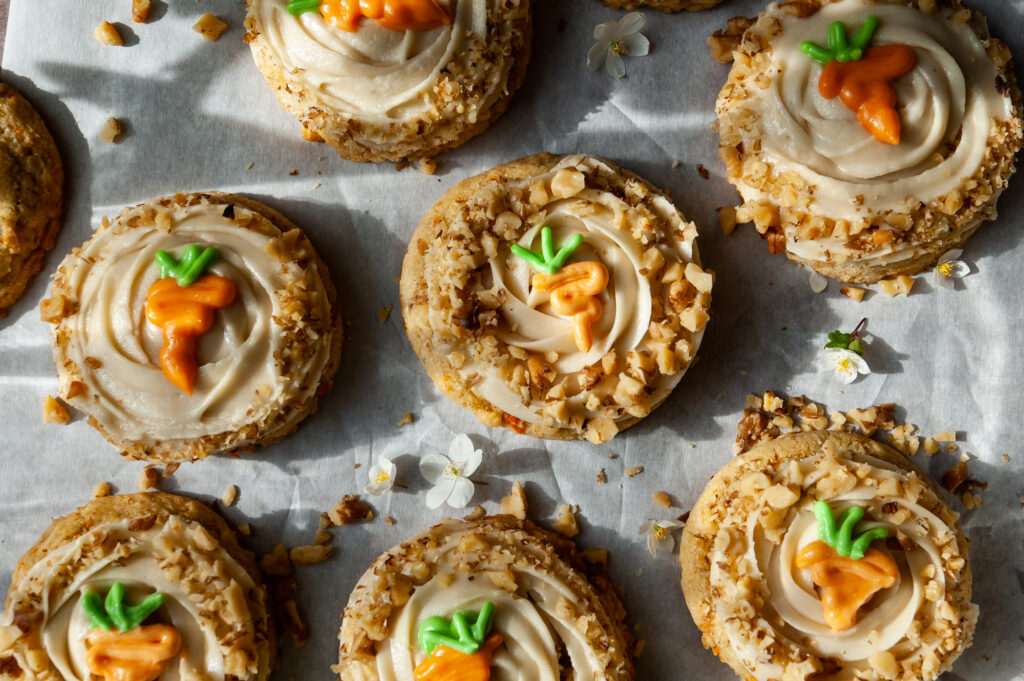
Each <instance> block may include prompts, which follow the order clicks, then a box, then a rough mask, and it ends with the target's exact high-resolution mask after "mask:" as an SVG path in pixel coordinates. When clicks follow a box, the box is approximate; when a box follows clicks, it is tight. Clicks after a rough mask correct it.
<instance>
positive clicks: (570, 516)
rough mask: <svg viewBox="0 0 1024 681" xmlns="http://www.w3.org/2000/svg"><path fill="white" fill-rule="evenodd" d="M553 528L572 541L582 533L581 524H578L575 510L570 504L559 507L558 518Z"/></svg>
mask: <svg viewBox="0 0 1024 681" xmlns="http://www.w3.org/2000/svg"><path fill="white" fill-rule="evenodd" d="M551 528H552V529H553V530H554V531H555V532H557V533H558V534H560V535H562V536H563V537H568V538H569V539H572V538H573V537H575V536H576V535H577V534H579V533H580V526H579V523H577V522H576V516H575V514H574V513H573V509H572V507H571V506H569V504H562V505H561V506H559V507H558V517H556V518H555V522H553V523H552V524H551Z"/></svg>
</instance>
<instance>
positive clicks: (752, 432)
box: [735, 408, 770, 454]
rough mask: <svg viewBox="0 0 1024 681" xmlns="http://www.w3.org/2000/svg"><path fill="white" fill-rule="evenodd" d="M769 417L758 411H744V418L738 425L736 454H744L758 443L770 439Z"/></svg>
mask: <svg viewBox="0 0 1024 681" xmlns="http://www.w3.org/2000/svg"><path fill="white" fill-rule="evenodd" d="M768 424H769V419H768V416H767V415H765V414H764V413H762V412H761V411H760V410H758V409H750V408H747V409H744V410H743V417H742V418H741V419H740V422H739V423H737V424H736V448H735V449H736V453H737V454H742V453H743V452H745V451H747V450H749V449H750V448H751V447H753V446H754V445H756V444H757V443H758V442H761V441H762V440H764V439H766V438H767V437H770V433H769V432H768Z"/></svg>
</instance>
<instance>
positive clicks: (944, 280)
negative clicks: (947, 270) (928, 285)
mask: <svg viewBox="0 0 1024 681" xmlns="http://www.w3.org/2000/svg"><path fill="white" fill-rule="evenodd" d="M935 283H936V284H938V285H939V286H941V287H942V288H944V289H947V290H949V291H954V290H956V284H955V283H954V282H953V280H952V279H950V278H949V277H947V276H946V275H944V274H943V273H942V272H940V271H939V270H938V268H936V269H935Z"/></svg>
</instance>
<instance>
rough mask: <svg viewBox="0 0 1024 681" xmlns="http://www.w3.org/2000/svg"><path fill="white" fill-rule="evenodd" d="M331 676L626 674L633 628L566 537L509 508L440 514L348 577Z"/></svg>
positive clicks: (608, 587)
mask: <svg viewBox="0 0 1024 681" xmlns="http://www.w3.org/2000/svg"><path fill="white" fill-rule="evenodd" d="M339 638H340V640H341V650H340V660H339V664H338V667H337V668H336V671H337V672H338V674H339V675H340V676H341V680H342V681H444V680H445V679H448V680H452V679H458V680H459V681H488V679H492V680H493V681H515V680H517V679H521V680H525V679H530V680H531V681H532V680H536V681H559V680H567V679H587V681H628V680H631V679H633V661H632V644H633V642H632V637H631V636H630V633H629V629H628V628H627V625H626V622H625V611H624V609H623V607H622V603H621V602H620V601H619V598H618V596H616V594H615V591H614V587H613V585H612V584H611V583H609V581H608V578H607V576H605V575H604V574H603V573H601V574H594V575H590V576H588V574H587V566H586V565H585V564H584V562H583V560H582V558H581V556H580V554H579V553H578V552H577V551H576V547H575V545H574V544H573V543H572V542H571V541H570V540H568V539H566V538H565V537H562V536H560V535H556V534H553V533H551V532H547V531H545V530H542V529H540V528H539V527H537V526H536V525H534V524H532V523H530V522H529V521H523V520H517V519H516V518H515V517H513V516H510V515H500V516H492V517H488V518H482V519H480V520H476V521H463V520H447V521H445V522H443V523H441V524H440V525H436V526H434V527H432V528H430V529H429V530H427V531H425V532H423V533H421V534H419V535H417V536H415V537H412V538H411V539H408V540H407V541H405V542H403V543H402V544H400V545H399V546H396V547H394V548H393V549H391V550H390V551H388V552H387V553H385V554H384V555H382V556H381V557H380V558H378V559H377V560H376V561H375V562H374V563H373V565H371V566H370V568H369V570H367V571H366V572H365V573H364V574H363V576H362V577H361V578H360V579H359V582H358V583H357V584H356V587H355V589H354V590H353V592H352V595H351V597H350V598H349V603H348V607H346V608H345V614H344V616H343V617H342V623H341V634H340V636H339Z"/></svg>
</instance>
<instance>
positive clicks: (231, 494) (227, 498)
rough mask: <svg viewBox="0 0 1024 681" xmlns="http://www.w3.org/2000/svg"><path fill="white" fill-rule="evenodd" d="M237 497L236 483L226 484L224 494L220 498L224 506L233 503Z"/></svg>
mask: <svg viewBox="0 0 1024 681" xmlns="http://www.w3.org/2000/svg"><path fill="white" fill-rule="evenodd" d="M237 498H238V485H228V486H227V489H225V490H224V494H223V495H222V496H221V498H220V500H221V503H223V504H224V505H225V506H230V505H232V504H233V503H235V499H237Z"/></svg>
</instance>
